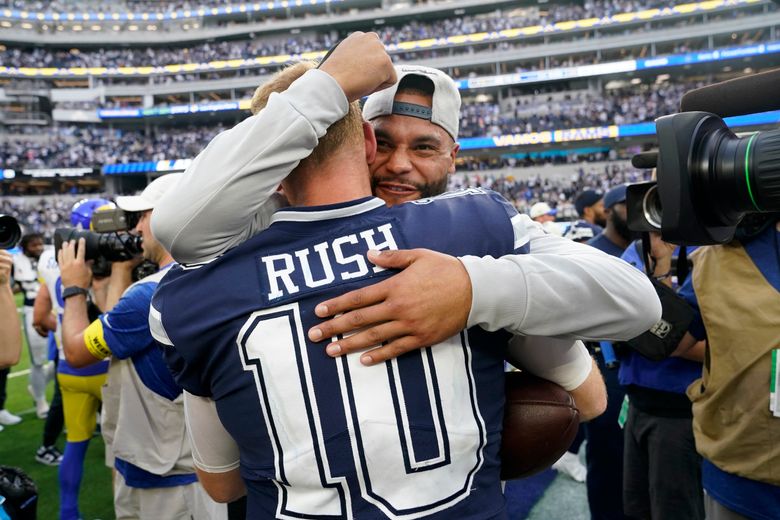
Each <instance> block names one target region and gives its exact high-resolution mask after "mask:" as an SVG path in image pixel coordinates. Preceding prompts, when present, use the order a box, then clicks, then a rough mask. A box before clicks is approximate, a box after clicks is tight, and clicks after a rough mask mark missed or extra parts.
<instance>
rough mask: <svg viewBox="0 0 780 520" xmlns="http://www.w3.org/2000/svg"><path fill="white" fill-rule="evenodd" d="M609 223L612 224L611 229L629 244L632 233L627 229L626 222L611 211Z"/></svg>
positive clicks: (615, 212)
mask: <svg viewBox="0 0 780 520" xmlns="http://www.w3.org/2000/svg"><path fill="white" fill-rule="evenodd" d="M609 221H610V222H612V227H613V228H614V229H615V231H616V232H617V234H618V235H620V236H621V237H623V238H624V239H625V240H626V242H631V240H632V239H633V233H632V232H631V230H630V229H628V222H626V221H625V220H623V219H622V218H620V215H618V212H617V211H614V210H613V211H612V213H611V214H610V216H609Z"/></svg>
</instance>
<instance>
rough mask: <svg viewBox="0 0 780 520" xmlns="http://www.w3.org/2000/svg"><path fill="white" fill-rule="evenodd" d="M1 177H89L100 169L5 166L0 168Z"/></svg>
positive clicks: (96, 173) (9, 178)
mask: <svg viewBox="0 0 780 520" xmlns="http://www.w3.org/2000/svg"><path fill="white" fill-rule="evenodd" d="M2 173H3V179H5V180H11V179H25V178H33V179H48V178H54V177H91V176H94V175H99V174H100V170H99V169H97V168H90V167H84V168H25V169H22V170H14V169H11V168H6V169H3V170H2Z"/></svg>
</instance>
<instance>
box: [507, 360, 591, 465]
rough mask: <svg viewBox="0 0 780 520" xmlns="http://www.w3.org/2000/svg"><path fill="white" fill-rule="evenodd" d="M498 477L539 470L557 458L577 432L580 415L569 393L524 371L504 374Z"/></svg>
mask: <svg viewBox="0 0 780 520" xmlns="http://www.w3.org/2000/svg"><path fill="white" fill-rule="evenodd" d="M505 384H506V405H505V408H504V431H503V434H502V439H501V479H502V480H513V479H518V478H524V477H528V476H531V475H534V474H535V473H539V472H540V471H543V470H545V469H547V468H549V467H550V466H552V465H553V463H554V462H555V461H557V460H558V459H559V458H560V457H561V455H563V453H564V452H565V451H566V450H567V449H568V447H569V446H570V445H571V443H572V441H573V440H574V437H575V436H576V435H577V428H578V427H579V424H580V418H579V416H580V414H579V411H578V410H577V407H576V406H575V405H574V399H572V397H571V395H569V392H567V391H566V390H564V389H563V388H562V387H560V386H558V385H556V384H555V383H551V382H550V381H546V380H544V379H540V378H538V377H536V376H533V375H531V374H528V373H524V372H509V373H507V374H506V383H505Z"/></svg>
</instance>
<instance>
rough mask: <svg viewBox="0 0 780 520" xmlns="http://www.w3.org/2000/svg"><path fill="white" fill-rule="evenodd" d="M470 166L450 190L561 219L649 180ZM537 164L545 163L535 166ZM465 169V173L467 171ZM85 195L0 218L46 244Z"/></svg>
mask: <svg viewBox="0 0 780 520" xmlns="http://www.w3.org/2000/svg"><path fill="white" fill-rule="evenodd" d="M470 164H471V165H472V168H474V169H475V170H476V171H465V172H462V173H458V174H456V175H453V176H452V177H451V178H450V184H449V188H450V189H461V188H468V187H483V188H489V189H491V190H494V191H497V192H498V193H500V194H501V195H503V196H504V197H505V198H506V199H508V200H509V201H511V202H512V203H513V204H514V206H515V207H516V208H517V209H518V211H520V212H521V213H528V212H529V211H530V208H531V206H533V205H534V204H536V203H537V202H546V203H547V204H549V205H550V206H551V207H553V208H557V209H558V212H559V213H558V215H559V219H561V220H567V219H573V218H576V211H575V209H574V199H575V197H576V195H577V194H578V193H580V192H581V191H582V190H584V189H588V188H592V189H597V190H600V191H606V190H608V189H609V188H611V187H613V186H617V185H620V184H623V183H626V182H639V181H642V180H647V173H648V172H646V171H642V170H636V169H634V168H632V167H631V166H630V165H629V164H628V163H627V162H626V161H619V162H618V161H615V162H604V163H597V164H588V163H580V164H572V165H571V175H570V176H569V177H552V178H551V177H546V176H545V175H544V174H535V175H533V176H531V177H528V178H519V177H517V178H516V177H514V176H512V175H511V174H510V175H505V174H504V173H502V172H501V171H500V169H501V168H504V167H511V166H516V165H517V164H518V162H517V161H515V160H509V159H504V160H502V161H499V162H490V161H485V162H484V165H485V167H490V168H492V169H491V170H486V171H480V170H479V169H478V167H475V166H474V161H470ZM537 164H543V162H542V161H538V162H537ZM459 169H460V168H459ZM464 169H465V170H469V168H464ZM83 196H84V195H83V194H80V195H45V196H23V197H22V196H19V197H4V198H3V199H2V200H0V214H6V215H12V216H14V217H15V218H16V219H17V220H19V222H20V223H21V224H22V226H23V227H24V229H25V230H26V231H29V232H35V233H41V234H43V235H44V237H45V238H46V239H47V241H48V240H50V239H51V237H52V235H53V233H54V230H55V229H56V228H58V227H67V226H68V225H69V219H70V209H71V207H72V206H73V204H74V203H75V202H76V201H78V200H79V199H81V198H83ZM90 196H100V195H90Z"/></svg>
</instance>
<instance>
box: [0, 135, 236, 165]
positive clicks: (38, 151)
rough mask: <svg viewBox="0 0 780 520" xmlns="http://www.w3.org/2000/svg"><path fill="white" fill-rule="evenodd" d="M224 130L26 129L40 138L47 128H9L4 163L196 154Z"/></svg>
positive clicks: (0, 151) (1, 147)
mask: <svg viewBox="0 0 780 520" xmlns="http://www.w3.org/2000/svg"><path fill="white" fill-rule="evenodd" d="M222 130H224V128H223V127H222V126H221V125H210V126H201V127H184V128H177V127H168V128H164V129H163V128H157V129H156V130H154V131H152V132H151V133H148V134H147V133H146V132H144V131H141V130H120V129H109V128H105V127H99V126H57V127H50V128H48V132H46V133H43V135H44V138H43V139H34V138H33V137H32V136H27V135H25V134H28V133H35V134H38V135H37V136H36V137H40V135H41V133H42V132H41V129H35V128H32V129H30V128H29V127H28V128H24V127H22V128H17V127H9V133H11V134H14V135H15V136H17V137H16V139H13V140H6V141H3V142H2V143H0V165H3V167H4V168H12V169H24V168H44V167H59V168H70V167H83V166H100V165H103V164H114V163H128V162H137V161H161V160H164V159H171V158H187V157H194V156H195V155H197V154H198V152H199V151H200V150H201V149H203V147H204V146H205V145H206V144H208V142H209V141H210V140H211V139H212V138H213V137H214V136H215V135H217V134H218V133H219V132H221V131H222Z"/></svg>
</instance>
